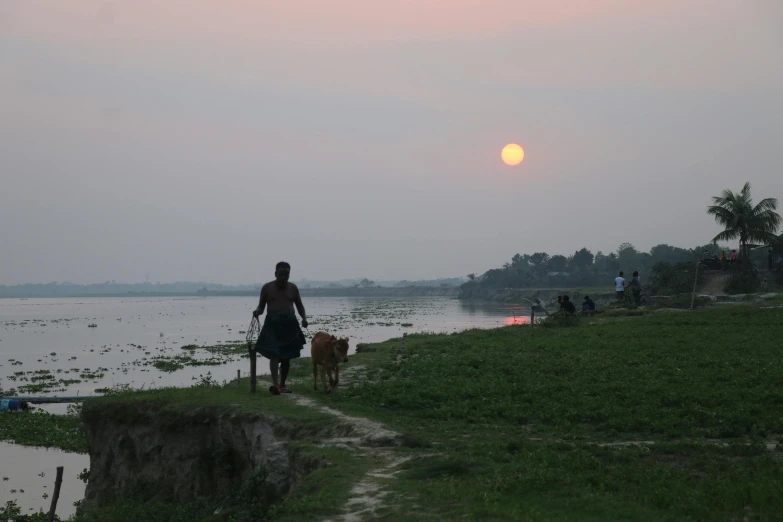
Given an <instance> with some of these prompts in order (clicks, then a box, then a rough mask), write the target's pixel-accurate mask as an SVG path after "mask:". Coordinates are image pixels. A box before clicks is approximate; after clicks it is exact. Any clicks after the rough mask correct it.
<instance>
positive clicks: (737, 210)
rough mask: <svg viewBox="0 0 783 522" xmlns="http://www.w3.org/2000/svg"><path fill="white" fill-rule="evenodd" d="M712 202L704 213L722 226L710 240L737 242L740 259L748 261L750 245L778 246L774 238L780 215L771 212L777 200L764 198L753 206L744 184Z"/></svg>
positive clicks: (722, 194) (746, 185)
mask: <svg viewBox="0 0 783 522" xmlns="http://www.w3.org/2000/svg"><path fill="white" fill-rule="evenodd" d="M712 202H713V205H711V206H709V207H707V213H708V214H710V215H711V216H713V217H714V218H715V221H716V222H717V223H718V224H719V225H721V226H722V227H724V230H723V232H721V233H719V234H718V235H717V236H715V237H714V238H713V241H714V242H717V241H728V240H731V239H739V244H740V258H742V259H749V258H750V245H751V243H761V244H762V245H772V244H776V243H779V241H780V240H779V238H778V237H777V236H776V235H775V232H776V231H777V229H778V226H780V223H781V218H780V215H779V214H778V213H777V212H775V210H777V206H778V200H777V199H775V198H765V199H762V200H761V201H759V202H758V204H756V205H753V199H752V198H751V196H750V183H745V185H743V187H742V190H740V191H739V192H736V193H735V192H732V191H731V190H728V189H726V190H724V191H723V192H722V193H721V195H720V196H716V197H713V198H712Z"/></svg>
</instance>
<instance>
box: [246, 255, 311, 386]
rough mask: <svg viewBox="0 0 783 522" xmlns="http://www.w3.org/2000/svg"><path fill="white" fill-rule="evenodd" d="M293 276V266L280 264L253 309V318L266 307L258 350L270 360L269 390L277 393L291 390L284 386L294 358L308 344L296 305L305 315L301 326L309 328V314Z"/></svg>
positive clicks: (301, 313)
mask: <svg viewBox="0 0 783 522" xmlns="http://www.w3.org/2000/svg"><path fill="white" fill-rule="evenodd" d="M290 275H291V265H289V264H288V263H286V262H285V261H281V262H279V263H277V266H276V267H275V280H274V281H272V282H269V283H267V284H265V285H264V286H263V287H262V288H261V297H260V299H259V301H258V308H256V309H255V310H253V317H258V316H259V315H261V314H263V313H264V309H265V308H267V314H266V319H265V320H264V326H263V327H262V328H261V333H260V334H259V335H258V341H257V342H256V352H257V353H260V354H261V355H263V356H264V357H266V358H267V359H269V370H270V372H271V373H272V386H270V387H269V391H270V393H272V394H274V395H279V394H281V393H291V390H289V389H288V388H286V385H285V381H286V378H287V377H288V371H289V370H290V369H291V359H296V358H297V357H299V355H300V352H301V351H302V348H303V347H304V345H305V343H306V340H305V337H304V334H303V333H302V330H301V329H300V328H299V323H298V321H297V320H296V314H294V306H296V310H297V311H298V312H299V315H300V316H301V317H302V328H307V316H306V315H305V309H304V305H303V304H302V298H301V297H300V296H299V289H298V288H297V287H296V285H295V284H293V283H289V282H288V278H289V277H290ZM278 373H279V379H278Z"/></svg>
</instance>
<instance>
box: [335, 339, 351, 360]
mask: <svg viewBox="0 0 783 522" xmlns="http://www.w3.org/2000/svg"><path fill="white" fill-rule="evenodd" d="M332 353H334V357H335V359H337V362H341V363H347V362H348V338H347V337H346V338H344V339H338V338H337V337H335V336H334V335H333V336H332Z"/></svg>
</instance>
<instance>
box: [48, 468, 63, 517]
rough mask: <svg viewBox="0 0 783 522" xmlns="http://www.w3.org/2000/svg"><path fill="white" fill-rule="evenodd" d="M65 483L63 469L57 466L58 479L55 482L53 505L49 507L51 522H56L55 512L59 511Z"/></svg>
mask: <svg viewBox="0 0 783 522" xmlns="http://www.w3.org/2000/svg"><path fill="white" fill-rule="evenodd" d="M62 483H63V467H62V466H57V478H56V479H55V480H54V494H53V495H52V505H51V507H49V522H54V512H55V511H56V510H57V499H59V498H60V486H61V485H62Z"/></svg>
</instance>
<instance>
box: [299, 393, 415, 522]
mask: <svg viewBox="0 0 783 522" xmlns="http://www.w3.org/2000/svg"><path fill="white" fill-rule="evenodd" d="M340 384H342V381H341V383H340ZM286 397H287V398H289V399H290V400H292V401H293V402H295V403H296V404H298V405H299V406H304V407H307V408H312V409H314V410H318V411H319V412H322V413H325V414H327V415H331V416H332V417H335V418H336V419H338V420H339V421H340V422H341V424H344V425H347V426H350V427H351V433H350V434H349V436H345V437H334V438H331V439H325V440H324V441H323V442H322V444H323V445H324V446H332V447H340V448H345V449H348V450H351V451H355V452H357V453H359V454H361V455H362V456H366V457H368V458H370V459H372V460H373V461H374V462H376V463H377V466H375V467H373V469H371V470H370V471H368V472H367V473H366V474H365V475H364V476H362V477H361V478H360V479H359V481H358V482H356V484H354V485H353V487H352V488H351V491H350V496H349V498H348V501H347V502H346V503H345V505H343V508H342V513H341V514H340V515H338V516H335V517H330V518H327V519H324V520H323V521H322V522H359V521H362V520H368V519H371V518H375V517H376V516H377V513H378V510H379V509H381V508H386V507H388V502H387V501H386V497H387V496H388V495H389V494H390V493H391V491H390V490H389V488H388V486H389V484H390V483H391V482H393V481H394V480H395V475H396V474H397V473H398V472H399V471H400V465H401V464H403V463H404V462H406V461H407V460H408V459H409V457H402V456H400V455H399V454H398V452H396V451H395V449H394V448H395V447H397V446H400V444H401V443H402V436H401V435H400V434H399V433H397V432H396V431H393V430H390V429H389V428H387V427H386V426H385V425H383V424H381V423H379V422H375V421H372V420H370V419H366V418H364V417H355V416H352V415H347V414H345V413H343V412H341V411H339V410H336V409H334V408H330V407H328V406H323V405H320V404H318V403H317V402H316V401H314V400H313V399H310V398H307V397H303V396H301V395H297V394H292V395H288V396H286Z"/></svg>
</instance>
